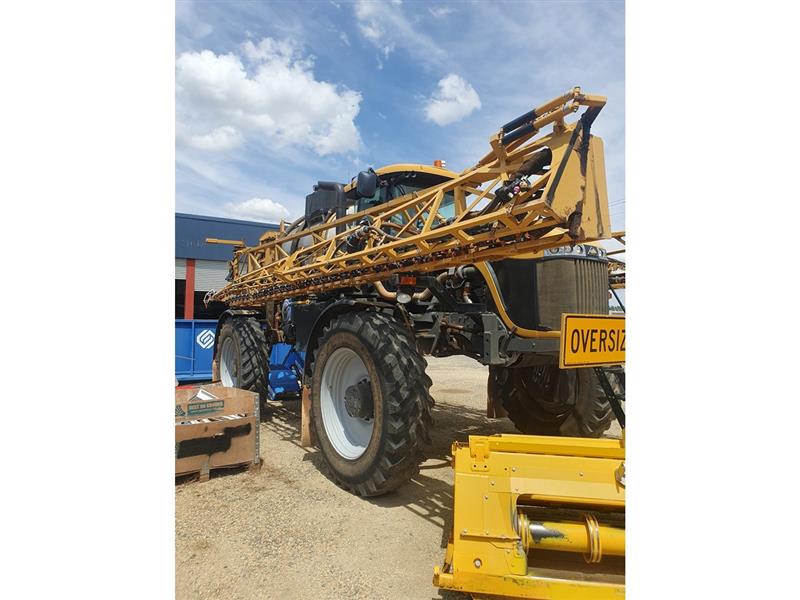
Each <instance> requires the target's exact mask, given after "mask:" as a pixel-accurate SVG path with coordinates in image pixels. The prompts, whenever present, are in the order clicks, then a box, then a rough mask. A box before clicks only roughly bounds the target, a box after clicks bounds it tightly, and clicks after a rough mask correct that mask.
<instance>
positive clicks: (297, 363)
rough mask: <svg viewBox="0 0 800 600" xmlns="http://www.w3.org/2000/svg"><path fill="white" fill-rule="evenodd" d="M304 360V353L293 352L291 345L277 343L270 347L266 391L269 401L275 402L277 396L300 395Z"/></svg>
mask: <svg viewBox="0 0 800 600" xmlns="http://www.w3.org/2000/svg"><path fill="white" fill-rule="evenodd" d="M304 360H305V352H302V353H298V352H295V350H294V347H293V346H292V345H291V344H286V343H283V342H278V343H275V344H273V345H272V348H270V352H269V386H268V389H267V395H268V396H269V398H270V400H275V399H276V398H277V397H279V396H287V395H291V396H295V395H297V394H299V393H300V381H301V379H302V373H303V362H304Z"/></svg>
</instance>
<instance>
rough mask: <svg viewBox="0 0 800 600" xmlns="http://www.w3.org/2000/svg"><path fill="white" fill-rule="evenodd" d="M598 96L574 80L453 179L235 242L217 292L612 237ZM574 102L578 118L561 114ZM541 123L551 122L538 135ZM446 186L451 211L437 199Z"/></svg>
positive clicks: (305, 287) (372, 278)
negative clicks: (597, 132)
mask: <svg viewBox="0 0 800 600" xmlns="http://www.w3.org/2000/svg"><path fill="white" fill-rule="evenodd" d="M605 102H606V99H605V97H603V96H592V95H588V94H584V93H582V92H581V90H580V88H577V87H576V88H574V89H572V90H570V91H569V92H567V93H566V94H564V95H562V96H559V97H558V98H555V99H553V100H551V101H549V102H546V103H544V104H542V105H541V106H539V107H537V108H535V109H533V110H531V111H529V112H528V113H526V114H524V115H522V116H520V117H518V118H517V119H514V120H513V121H510V122H508V123H506V124H505V125H504V126H503V127H502V128H501V129H500V130H499V131H498V132H497V133H495V134H494V135H493V136H491V138H490V140H489V143H490V145H491V150H490V151H489V152H488V153H487V154H486V155H485V156H484V157H483V158H481V159H480V160H479V161H478V163H477V164H475V165H474V166H473V167H471V168H469V169H466V170H465V171H463V172H462V173H460V174H459V175H458V176H457V177H455V178H453V179H450V180H448V181H446V182H444V183H441V184H439V185H435V186H433V187H429V188H426V189H423V190H420V191H417V192H413V193H410V194H406V195H404V196H401V197H399V198H396V199H394V200H391V201H390V202H387V203H385V204H381V205H379V206H375V207H373V208H370V209H368V210H363V211H361V212H358V213H355V214H352V215H345V216H341V215H339V217H338V218H337V215H336V214H335V213H333V214H330V215H329V216H327V217H326V219H325V220H324V222H322V223H321V224H319V225H316V226H314V227H310V228H306V229H303V230H302V231H298V232H296V233H295V232H292V231H291V230H289V231H287V230H286V229H285V228H283V227H282V230H281V231H279V232H278V233H277V234H273V235H271V236H268V237H267V238H266V239H263V241H262V242H261V243H260V244H258V245H257V246H253V247H238V248H236V249H235V250H234V257H233V261H232V262H231V274H230V278H229V279H230V283H229V284H228V285H226V286H225V287H224V288H222V289H221V290H219V291H217V292H216V293H215V294H214V295H213V299H214V300H219V301H223V302H226V303H227V304H228V305H230V306H233V307H246V306H259V305H263V304H264V302H266V301H269V300H282V299H284V298H289V297H298V296H304V295H307V294H311V293H318V292H323V291H327V290H333V289H337V288H343V287H351V286H356V285H361V284H365V283H371V282H376V281H381V280H385V279H387V278H388V277H389V276H390V275H392V274H394V273H401V272H404V271H410V270H413V271H414V272H428V271H434V270H441V269H446V268H450V267H455V266H459V265H463V264H467V263H475V262H476V261H483V260H491V259H496V258H502V257H506V256H509V255H511V254H514V253H519V252H530V251H537V250H543V249H545V248H554V247H558V246H563V245H565V244H572V243H576V242H583V241H593V240H598V239H603V238H607V237H609V235H610V233H611V230H610V225H609V215H608V199H607V192H606V181H605V165H604V155H603V144H602V141H601V140H600V139H599V138H596V137H594V136H592V135H590V127H591V124H592V122H593V121H594V119H595V117H596V116H597V114H598V113H599V111H600V110H601V108H602V107H603V106H604V105H605ZM581 106H585V107H587V108H586V110H585V111H584V113H583V114H582V116H581V118H580V119H579V120H578V121H576V122H574V123H566V122H565V120H564V118H565V117H566V116H567V115H569V114H570V113H574V112H576V111H577V110H578V109H579V108H580V107H581ZM548 125H552V131H550V132H549V133H546V134H543V135H539V134H540V133H541V131H542V128H544V127H545V126H548ZM448 194H452V196H453V197H454V200H455V202H454V211H453V212H454V214H452V216H445V214H444V213H443V212H442V210H441V208H442V201H443V199H444V198H445V196H446V195H448ZM300 239H302V240H304V243H303V244H298V243H293V242H295V241H296V240H300ZM354 240H355V241H359V242H360V243H359V244H357V245H354V244H353V243H352V242H353V241H354ZM354 248H357V249H355V250H354Z"/></svg>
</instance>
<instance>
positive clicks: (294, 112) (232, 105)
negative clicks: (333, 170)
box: [176, 38, 361, 156]
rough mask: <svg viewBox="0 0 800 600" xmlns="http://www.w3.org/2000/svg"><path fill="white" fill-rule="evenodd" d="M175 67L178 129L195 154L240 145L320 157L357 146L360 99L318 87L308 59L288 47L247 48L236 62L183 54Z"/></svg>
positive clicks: (271, 43) (233, 57)
mask: <svg viewBox="0 0 800 600" xmlns="http://www.w3.org/2000/svg"><path fill="white" fill-rule="evenodd" d="M176 67H177V73H176V90H177V101H176V104H177V107H176V112H177V121H178V124H177V127H178V129H179V131H182V132H184V133H185V135H184V136H182V138H183V139H185V140H189V144H190V145H192V146H194V147H195V148H202V147H204V146H205V147H207V148H208V149H212V148H213V149H216V146H219V145H221V146H225V145H226V144H228V147H233V145H238V144H240V143H242V141H244V139H245V138H247V139H255V140H261V141H264V142H267V143H269V144H271V145H273V146H276V147H281V146H284V147H285V146H300V147H306V148H310V149H312V150H314V151H315V152H316V153H317V154H318V155H320V156H325V155H328V154H333V153H349V152H354V151H356V150H358V149H359V147H360V146H361V137H360V135H359V132H358V128H357V127H356V124H355V118H356V116H357V115H358V112H359V109H360V104H361V94H360V93H358V92H356V91H353V90H349V89H347V88H345V87H342V86H339V85H336V84H333V83H328V82H325V81H318V80H317V79H316V78H315V76H314V72H313V67H314V60H313V57H311V56H304V55H303V54H302V52H301V50H300V48H299V47H298V46H297V45H296V44H294V43H293V42H291V41H285V40H284V41H277V40H274V39H272V38H264V39H262V40H261V41H260V42H259V43H258V44H254V43H253V42H252V41H250V40H248V41H246V42H245V43H244V44H242V46H241V55H238V54H234V53H229V54H219V55H217V54H215V53H214V52H211V51H210V50H203V51H201V52H184V53H182V54H181V55H180V56H178V58H177V60H176ZM233 132H237V133H238V134H239V136H238V137H237V135H236V134H234V133H233ZM192 140H194V143H192Z"/></svg>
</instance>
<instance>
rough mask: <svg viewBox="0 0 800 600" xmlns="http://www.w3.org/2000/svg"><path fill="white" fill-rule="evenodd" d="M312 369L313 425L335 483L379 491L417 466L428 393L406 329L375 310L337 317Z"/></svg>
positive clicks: (325, 334)
mask: <svg viewBox="0 0 800 600" xmlns="http://www.w3.org/2000/svg"><path fill="white" fill-rule="evenodd" d="M312 369H313V371H312V372H313V376H312V385H311V412H312V420H313V425H314V432H315V433H316V439H317V445H318V447H319V449H320V451H321V452H322V455H323V457H324V458H325V462H326V463H327V465H328V468H329V469H330V472H331V475H332V477H333V479H334V481H335V482H336V483H337V484H339V485H340V486H342V487H344V488H345V489H348V490H350V491H351V492H354V493H356V494H359V495H361V496H378V495H381V494H385V493H387V492H390V491H392V490H394V489H396V488H398V487H399V486H401V485H402V484H404V483H406V482H407V481H408V480H409V479H411V477H413V476H414V475H416V474H417V473H418V472H419V464H420V462H421V459H422V456H421V453H420V446H421V443H422V441H423V440H425V441H427V440H429V437H428V428H429V426H430V425H431V422H432V419H431V407H432V405H433V400H432V399H431V396H430V392H429V389H430V386H431V380H430V378H429V377H428V376H427V375H426V374H425V361H424V360H423V358H422V357H421V356H420V355H419V353H418V352H417V350H416V346H415V343H414V339H413V338H412V337H411V335H410V334H409V333H408V331H407V330H406V329H404V328H403V327H402V326H401V325H400V324H399V323H398V322H397V321H396V320H395V319H393V318H392V317H390V316H388V315H385V314H381V313H376V312H356V313H347V314H345V315H342V316H339V317H337V318H335V319H334V320H333V321H331V323H330V324H329V325H328V326H327V327H325V329H324V330H323V333H322V337H321V338H320V342H319V344H318V346H317V350H316V351H315V353H314V363H313V366H312Z"/></svg>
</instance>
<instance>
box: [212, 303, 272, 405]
mask: <svg viewBox="0 0 800 600" xmlns="http://www.w3.org/2000/svg"><path fill="white" fill-rule="evenodd" d="M217 362H218V365H219V367H218V368H219V378H220V382H221V383H222V385H223V386H225V387H235V388H240V389H243V390H249V391H251V392H256V393H257V394H258V397H259V400H260V401H261V404H262V405H264V404H265V403H266V400H267V375H268V373H269V344H268V343H267V338H266V335H265V334H264V330H263V329H262V328H261V325H260V324H259V322H258V321H256V320H255V319H252V318H241V317H236V318H233V319H228V320H227V321H225V322H224V323H223V324H222V328H221V329H220V332H219V339H218V340H217Z"/></svg>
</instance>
